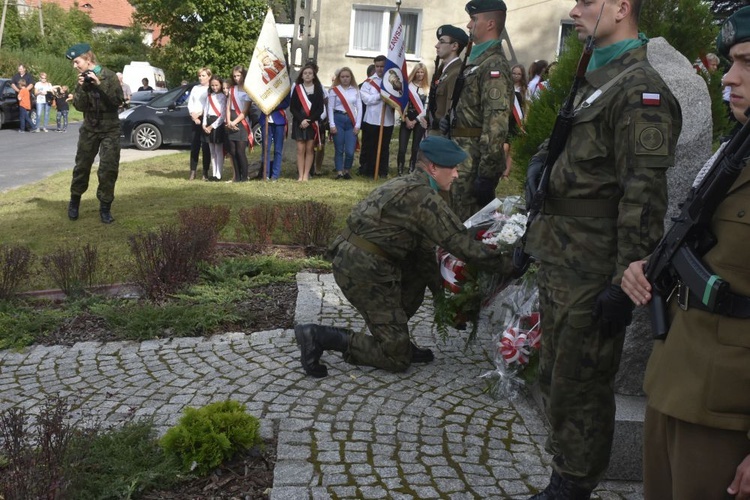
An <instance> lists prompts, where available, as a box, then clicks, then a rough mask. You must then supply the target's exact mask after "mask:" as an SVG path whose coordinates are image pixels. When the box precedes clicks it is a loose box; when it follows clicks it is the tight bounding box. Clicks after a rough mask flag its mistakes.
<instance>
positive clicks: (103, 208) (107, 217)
mask: <svg viewBox="0 0 750 500" xmlns="http://www.w3.org/2000/svg"><path fill="white" fill-rule="evenodd" d="M111 209H112V203H104V202H103V201H102V202H100V203H99V218H101V219H102V222H103V223H105V224H112V223H113V222H114V221H115V218H114V217H112V213H111V212H110V210H111Z"/></svg>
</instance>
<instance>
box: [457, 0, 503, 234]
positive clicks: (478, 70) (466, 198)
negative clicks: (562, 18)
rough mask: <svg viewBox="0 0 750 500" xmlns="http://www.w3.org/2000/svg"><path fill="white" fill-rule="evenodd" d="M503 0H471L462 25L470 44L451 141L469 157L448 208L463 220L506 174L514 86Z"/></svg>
mask: <svg viewBox="0 0 750 500" xmlns="http://www.w3.org/2000/svg"><path fill="white" fill-rule="evenodd" d="M506 10H507V9H506V7H505V3H504V2H503V1H502V0H472V1H471V2H469V3H467V4H466V12H468V13H469V16H471V20H470V21H469V24H468V25H467V28H468V29H469V33H470V35H471V39H472V40H473V42H474V46H473V47H472V49H471V55H470V56H469V59H468V64H467V65H466V68H465V70H464V73H463V74H464V79H465V83H464V87H463V90H462V92H461V97H460V99H459V101H458V104H457V106H456V110H455V116H456V120H455V123H454V124H453V125H454V127H453V129H452V130H451V137H453V138H455V139H456V142H458V145H459V146H461V147H462V148H463V149H464V151H466V152H467V153H468V154H469V159H468V160H467V161H465V162H464V163H462V164H461V166H459V168H458V171H459V172H460V175H459V177H458V180H456V182H454V183H453V187H452V188H451V194H452V196H453V202H452V207H453V211H454V212H456V214H457V215H458V217H459V218H460V219H461V220H466V219H468V218H469V217H471V216H472V215H473V214H474V213H475V212H477V211H478V210H479V209H480V208H482V207H483V206H484V205H486V204H487V203H489V202H490V201H492V200H493V199H494V198H495V188H496V187H497V183H498V181H499V180H500V176H501V175H502V173H503V171H505V153H504V152H503V143H504V142H505V137H506V136H507V135H508V120H509V118H510V109H511V107H510V106H511V105H510V103H512V102H513V85H512V83H511V81H510V66H509V65H508V60H507V59H506V58H505V54H504V53H503V48H502V46H501V44H500V35H501V34H502V33H503V30H504V29H505V14H506Z"/></svg>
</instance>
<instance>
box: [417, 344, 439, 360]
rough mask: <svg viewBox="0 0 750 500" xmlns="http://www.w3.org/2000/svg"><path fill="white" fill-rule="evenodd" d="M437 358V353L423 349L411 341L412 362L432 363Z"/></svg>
mask: <svg viewBox="0 0 750 500" xmlns="http://www.w3.org/2000/svg"><path fill="white" fill-rule="evenodd" d="M434 360H435V355H434V354H432V351H431V350H429V349H422V348H421V347H417V345H416V344H415V343H414V342H412V343H411V362H412V363H432V362H433V361H434Z"/></svg>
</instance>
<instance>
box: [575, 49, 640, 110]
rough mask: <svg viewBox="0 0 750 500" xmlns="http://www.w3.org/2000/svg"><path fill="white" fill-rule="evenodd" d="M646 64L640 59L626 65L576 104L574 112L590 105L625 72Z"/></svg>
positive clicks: (622, 76)
mask: <svg viewBox="0 0 750 500" xmlns="http://www.w3.org/2000/svg"><path fill="white" fill-rule="evenodd" d="M648 65H649V63H648V62H647V61H640V62H637V63H635V64H633V65H632V66H628V67H627V68H625V69H624V70H623V71H622V72H620V73H618V74H617V75H615V76H614V78H612V79H611V80H609V81H608V82H607V83H605V84H604V85H602V86H601V87H599V88H598V89H596V91H594V93H593V94H591V95H590V96H589V97H588V98H587V99H586V100H585V101H583V102H582V103H580V104H578V106H576V110H575V112H576V113H577V112H578V111H579V110H580V109H581V108H588V107H589V106H591V105H592V104H593V103H594V101H596V100H597V99H599V98H600V97H601V96H602V95H604V94H605V93H606V92H607V91H608V90H609V89H611V88H612V87H614V86H615V84H616V83H617V82H619V81H620V80H621V79H622V78H624V77H625V76H627V74H628V73H630V72H631V71H634V70H636V69H638V68H645V67H647V66H648ZM582 98H583V96H582V95H581V96H579V99H582Z"/></svg>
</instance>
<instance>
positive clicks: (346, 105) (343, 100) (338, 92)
mask: <svg viewBox="0 0 750 500" xmlns="http://www.w3.org/2000/svg"><path fill="white" fill-rule="evenodd" d="M333 92H334V93H335V94H336V97H338V98H339V102H340V103H341V105H342V106H343V107H344V111H346V114H347V115H349V119H350V120H351V121H352V125H353V126H355V127H356V126H357V119H356V118H355V116H354V111H352V108H351V106H349V101H347V100H346V97H344V93H343V92H341V89H340V88H339V86H338V85H337V86H335V87H333Z"/></svg>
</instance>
